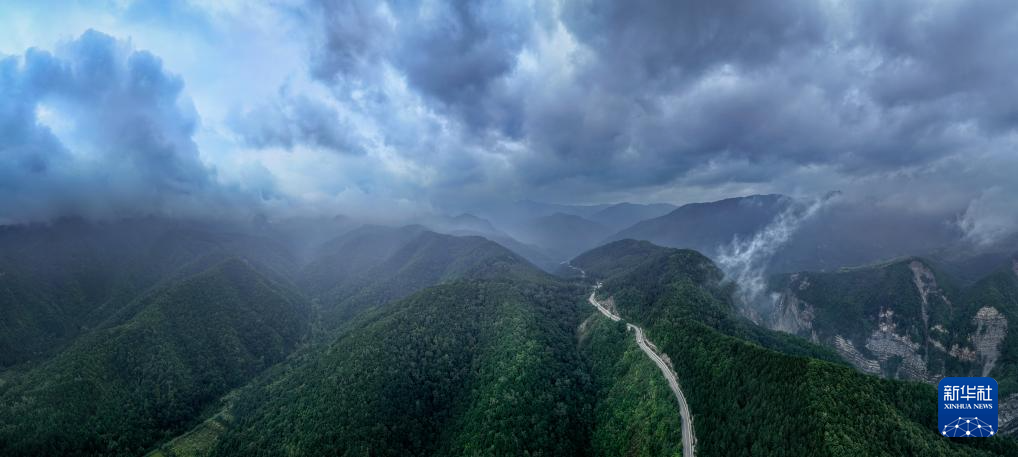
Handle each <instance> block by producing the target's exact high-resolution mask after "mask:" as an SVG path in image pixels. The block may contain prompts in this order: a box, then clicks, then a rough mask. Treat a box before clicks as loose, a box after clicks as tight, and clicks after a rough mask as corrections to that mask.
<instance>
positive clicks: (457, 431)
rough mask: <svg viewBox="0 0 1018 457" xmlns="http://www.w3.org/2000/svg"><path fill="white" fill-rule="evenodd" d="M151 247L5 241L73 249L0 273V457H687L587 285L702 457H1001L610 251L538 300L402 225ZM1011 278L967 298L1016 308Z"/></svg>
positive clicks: (914, 405)
mask: <svg viewBox="0 0 1018 457" xmlns="http://www.w3.org/2000/svg"><path fill="white" fill-rule="evenodd" d="M146 227H147V226H146V225H145V224H143V223H139V224H138V225H135V226H132V227H129V228H130V230H122V231H116V230H109V231H108V232H110V233H106V232H107V231H102V230H97V231H96V232H95V233H93V234H91V235H89V237H86V239H85V241H87V242H86V243H80V244H79V245H75V244H74V243H71V242H70V241H69V240H68V239H65V238H62V235H61V234H60V233H59V232H58V231H55V230H57V229H50V231H49V232H42V233H43V234H44V235H45V236H43V235H39V234H38V233H35V232H33V233H31V236H29V237H28V238H26V234H24V233H11V232H5V233H0V242H4V241H5V238H4V237H7V239H6V241H7V242H8V245H9V246H22V245H26V246H33V244H32V243H36V244H34V246H36V248H35V249H41V248H39V246H40V244H39V243H46V242H51V243H56V244H55V245H57V246H66V247H67V248H68V250H67V251H58V250H56V251H52V252H50V254H51V258H50V259H49V261H51V262H53V263H56V264H59V265H61V268H52V269H45V268H40V265H39V264H34V263H33V262H32V261H31V260H30V259H29V260H26V261H25V262H20V260H21V259H25V258H26V257H25V256H27V255H28V253H30V252H32V251H31V250H25V249H13V248H12V249H9V250H7V251H5V252H4V253H3V254H4V255H3V256H0V260H2V261H3V262H5V263H4V264H3V265H4V270H3V272H4V275H2V276H0V286H2V288H0V291H2V292H3V295H0V300H4V302H3V303H4V306H5V309H10V310H12V311H13V312H15V314H14V315H13V316H12V315H5V316H2V317H0V321H2V322H3V323H4V325H3V326H2V327H0V332H2V335H3V339H2V342H3V344H5V345H9V346H10V347H12V348H16V349H17V350H16V351H14V352H12V354H14V355H13V356H12V357H11V358H9V359H7V362H6V363H9V364H10V365H9V366H8V367H7V368H5V369H4V370H2V371H0V455H32V456H45V455H139V454H146V453H150V454H151V455H153V456H162V457H183V456H212V455H216V456H226V455H321V454H329V455H332V454H338V455H350V456H360V455H417V456H453V455H457V456H458V455H520V454H521V453H523V454H524V455H532V456H540V455H543V456H553V455H554V456H559V455H576V456H580V455H596V456H605V457H609V456H610V457H615V456H619V457H621V456H648V457H649V456H661V455H665V456H674V455H680V454H681V445H682V443H681V433H680V429H679V428H680V418H679V415H678V410H677V407H676V406H677V405H676V401H675V398H674V396H673V395H672V394H671V392H670V390H669V388H668V386H667V384H666V381H665V379H664V378H663V377H662V376H661V374H660V372H659V371H658V369H657V367H656V366H655V365H654V364H653V363H652V362H651V361H650V360H649V359H647V358H646V356H645V355H644V354H643V353H642V351H640V350H639V348H638V347H637V346H636V344H635V342H634V339H633V335H632V333H630V332H627V331H626V329H625V327H624V325H623V324H620V323H614V322H611V321H609V320H607V319H605V318H604V317H603V316H602V315H600V314H599V313H597V312H596V311H595V310H594V309H593V308H592V307H591V306H590V305H589V304H588V303H587V302H586V300H585V296H586V295H587V294H588V293H589V292H590V290H591V289H590V288H591V287H592V286H593V283H594V282H596V281H602V282H603V284H604V285H603V287H602V289H601V292H600V293H601V294H603V295H605V296H611V297H612V299H613V300H614V304H615V306H617V308H618V310H619V312H620V313H621V314H622V315H623V317H625V318H626V319H627V320H630V321H632V322H634V323H638V324H640V325H641V326H643V327H644V328H645V329H646V332H647V336H648V337H649V338H650V339H651V340H652V341H654V342H655V343H656V344H657V345H658V347H659V348H661V349H662V350H663V352H665V354H667V355H668V356H669V357H670V359H671V361H672V363H673V364H674V369H675V371H676V372H677V374H678V377H679V379H680V382H681V383H682V387H683V389H684V391H685V393H686V396H687V398H688V399H689V403H690V407H691V410H692V412H693V414H694V418H695V423H696V433H697V438H698V447H697V449H698V454H699V455H703V456H711V455H717V456H735V455H765V456H766V455H831V456H836V455H864V454H865V455H900V454H912V455H973V456H977V455H1008V454H1009V453H1013V452H1018V448H1016V447H1015V442H1014V441H1013V440H1011V439H1009V438H994V439H989V440H979V442H975V441H971V442H966V441H951V440H945V439H942V438H940V437H939V436H937V435H936V434H935V433H933V431H932V424H933V422H934V421H935V414H934V408H935V404H936V403H935V399H936V397H935V395H934V394H935V393H934V392H933V388H932V387H931V386H928V385H925V384H916V383H903V382H896V381H885V380H881V379H878V378H875V377H873V376H868V375H863V374H859V373H857V372H856V371H854V370H853V369H851V368H850V367H848V366H847V365H846V364H845V363H844V362H843V361H842V360H841V359H840V358H839V357H838V355H837V354H836V353H834V352H832V351H831V350H830V349H827V348H825V347H822V346H818V345H815V344H812V343H810V342H808V341H806V340H804V339H801V338H798V337H795V336H791V335H788V334H784V333H779V332H774V331H770V330H766V329H764V328H761V327H759V326H757V325H754V324H753V323H751V322H749V321H748V320H746V319H744V318H742V317H740V315H739V314H738V313H737V312H736V309H735V305H734V302H733V298H732V291H733V289H732V285H731V284H729V283H727V282H725V280H724V277H723V275H722V274H721V272H720V271H719V270H718V269H717V268H716V267H715V266H714V265H713V263H712V262H711V261H710V260H709V259H707V258H706V257H704V256H702V255H700V254H698V253H696V252H694V251H688V250H676V249H668V248H661V247H658V246H654V245H652V244H650V243H646V242H636V241H631V240H624V241H619V242H616V243H612V244H609V245H606V246H604V247H603V248H599V249H595V250H593V251H590V252H588V253H586V254H583V255H581V256H580V257H578V258H576V259H574V260H573V261H572V265H573V266H576V267H577V268H581V269H583V270H584V271H586V277H580V276H579V275H576V274H575V271H576V270H574V269H572V268H569V266H568V265H566V266H564V267H563V268H564V269H563V272H566V273H570V274H569V275H566V276H557V277H556V276H553V275H551V274H548V273H545V272H543V271H541V270H539V269H537V268H535V267H533V266H532V265H531V264H529V263H528V262H527V261H526V260H524V259H523V258H521V257H520V256H518V255H516V254H514V253H512V252H510V251H508V250H506V249H504V248H502V247H501V246H499V245H497V244H495V243H492V242H490V241H487V240H485V239H483V238H479V237H472V236H467V237H455V236H449V235H440V234H436V233H433V232H430V231H427V230H425V229H423V228H421V227H404V228H365V229H360V230H350V231H347V232H344V233H342V234H340V235H338V236H337V237H334V238H333V239H332V240H331V241H327V242H324V243H323V245H322V246H323V248H322V249H321V250H320V251H319V252H310V251H309V252H304V253H303V254H299V253H296V252H294V251H293V250H292V248H290V247H287V246H286V245H285V243H278V242H273V241H271V240H272V239H273V238H272V236H271V234H269V233H266V232H255V233H246V234H244V235H243V236H240V235H236V234H235V233H234V232H230V231H222V230H218V231H217V230H212V229H210V228H208V227H191V226H184V227H176V228H172V229H159V230H156V229H152V230H149V229H147V228H146ZM153 227H155V226H153ZM71 233H73V231H72V232H71ZM117 236H123V237H125V238H126V241H125V242H130V243H131V246H132V247H133V248H137V249H140V247H141V246H145V250H143V251H142V252H143V253H144V254H147V256H146V255H143V254H138V253H134V254H132V255H130V256H127V255H126V254H124V252H122V251H131V252H134V251H132V250H131V249H127V248H124V247H122V246H121V247H119V248H118V247H117V246H118V243H117V241H116V239H115V238H116V237H117ZM33 240H35V241H33ZM29 242H31V243H29ZM72 247H73V249H72ZM382 247H384V249H383V248H382ZM118 249H121V251H118ZM346 254H348V255H346ZM301 255H303V256H305V258H304V260H300V258H301ZM121 256H123V259H124V262H125V263H124V264H122V265H119V266H117V267H115V268H114V267H110V268H107V269H92V268H89V267H88V265H89V264H91V263H92V262H99V261H103V262H113V261H114V260H116V259H117V258H120V257H121ZM1006 273H1007V272H1006V271H1003V272H1001V273H1000V274H998V275H991V276H989V277H987V278H985V279H984V280H983V281H980V282H979V283H977V284H975V285H972V286H971V287H966V288H965V289H964V292H963V293H964V294H968V295H964V296H965V297H970V299H971V300H978V301H979V302H981V303H990V302H994V303H1010V301H1013V300H1014V299H1015V297H1016V295H1018V294H1016V293H1015V292H1014V290H1015V289H1014V286H1015V282H1016V281H1015V279H1014V277H1013V276H1009V275H1007V274H1006ZM60 284H64V285H67V284H70V285H74V287H69V288H66V289H64V288H60V287H57V285H60ZM959 293H962V292H959ZM977 294H978V295H977ZM90 303H91V305H90ZM96 303H98V305H96ZM83 316H84V317H83ZM75 319H84V320H80V321H76V320H75ZM74 322H87V325H78V326H74V325H70V324H71V323H74ZM50 343H52V344H56V345H58V346H59V348H58V349H59V350H56V349H54V350H53V351H54V352H53V353H46V352H38V351H37V348H38V347H41V346H45V345H46V344H50ZM1008 344H1010V340H1009V342H1008ZM1008 354H1009V353H1008ZM999 366H1000V367H1003V368H1001V369H1010V367H1012V366H1013V365H1012V364H1011V363H1010V362H1009V361H1008V360H1007V358H1006V357H1005V358H1004V359H1003V360H1002V361H1001V362H1000V364H999ZM1005 382H1006V381H1005ZM1001 385H1002V386H1004V385H1006V384H1005V383H1004V382H1002V383H1001ZM887 430H894V431H895V432H894V433H890V432H887Z"/></svg>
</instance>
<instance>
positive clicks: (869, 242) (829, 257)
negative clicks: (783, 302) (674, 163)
mask: <svg viewBox="0 0 1018 457" xmlns="http://www.w3.org/2000/svg"><path fill="white" fill-rule="evenodd" d="M838 195H840V194H837V193H832V194H829V197H830V196H838ZM809 204H810V202H807V201H800V200H796V199H793V198H791V197H786V196H783V195H750V196H747V197H738V198H730V199H725V200H720V201H716V202H709V203H692V204H688V205H684V206H681V207H679V208H678V209H676V210H674V211H672V212H670V213H668V214H665V215H664V216H661V217H657V218H653V219H648V220H645V221H642V222H638V223H636V224H635V225H633V226H632V227H629V228H626V229H623V230H621V231H619V232H618V233H616V234H614V235H611V236H610V237H609V238H608V239H609V240H620V239H627V238H631V239H638V240H646V241H650V242H652V243H655V244H658V245H662V246H668V247H676V248H684V249H694V250H696V251H699V252H702V253H704V254H705V255H707V256H708V257H711V258H714V259H717V258H718V257H719V254H721V253H722V250H723V249H725V248H728V247H730V246H731V244H732V242H733V241H734V240H741V241H746V240H750V239H752V238H753V237H754V235H757V234H759V233H762V232H765V231H766V230H767V228H768V227H769V226H770V224H771V223H773V222H775V221H776V220H777V219H778V216H779V215H781V214H783V213H784V212H786V211H789V210H792V209H796V208H798V209H800V210H801V209H802V208H803V207H805V206H808V205H809ZM956 217H957V216H956V215H952V214H941V213H930V214H925V213H919V212H915V211H910V210H908V209H904V208H893V207H886V206H884V205H881V204H879V203H878V202H873V201H861V202H857V201H850V200H847V199H841V198H827V199H825V203H824V204H822V205H820V206H819V209H818V211H816V212H815V214H814V215H813V216H812V217H808V218H805V219H804V220H800V221H797V222H796V223H794V224H789V225H787V226H784V227H782V230H786V231H788V232H789V233H788V235H789V236H788V240H787V241H785V242H783V243H782V244H780V245H778V246H775V249H774V251H775V252H774V253H773V255H771V256H769V258H767V259H764V263H765V265H764V266H765V267H766V268H767V269H768V270H769V271H772V272H786V273H791V272H795V271H802V270H836V269H838V268H841V267H846V266H853V265H862V264H868V263H873V262H877V261H882V260H887V259H893V258H895V257H901V256H906V255H916V254H926V253H932V252H935V251H938V250H941V249H943V248H944V247H945V246H949V245H951V244H953V243H957V242H958V241H959V240H960V239H961V236H962V234H961V232H960V230H959V229H958V228H957V227H956V224H954V223H953V221H954V219H955V218H956Z"/></svg>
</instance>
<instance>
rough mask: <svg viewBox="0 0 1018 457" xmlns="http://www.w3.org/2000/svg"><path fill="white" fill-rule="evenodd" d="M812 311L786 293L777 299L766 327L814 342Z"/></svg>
mask: <svg viewBox="0 0 1018 457" xmlns="http://www.w3.org/2000/svg"><path fill="white" fill-rule="evenodd" d="M813 316H814V309H813V306H812V305H810V304H809V303H806V302H804V301H802V300H800V299H799V297H797V296H795V294H793V293H791V292H788V291H786V292H785V293H783V294H781V295H780V296H779V297H777V299H776V302H775V309H774V312H773V313H771V315H770V316H768V318H769V322H768V327H770V328H771V329H773V330H779V331H782V332H787V333H791V334H794V335H800V336H807V335H810V336H811V338H812V339H813V340H814V341H815V340H816V333H814V332H813Z"/></svg>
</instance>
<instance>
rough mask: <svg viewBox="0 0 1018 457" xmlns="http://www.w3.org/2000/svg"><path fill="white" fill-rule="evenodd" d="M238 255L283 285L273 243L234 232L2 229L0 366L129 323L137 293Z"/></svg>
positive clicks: (158, 225)
mask: <svg viewBox="0 0 1018 457" xmlns="http://www.w3.org/2000/svg"><path fill="white" fill-rule="evenodd" d="M235 255H241V256H243V257H244V258H247V259H250V260H252V261H254V262H257V263H258V264H259V265H260V267H259V268H260V269H261V270H262V271H263V273H266V274H270V275H272V276H273V277H275V278H276V279H279V280H282V281H286V280H287V279H286V278H288V277H292V274H293V273H294V271H295V270H296V261H295V260H294V259H293V257H292V256H291V255H290V253H289V251H288V250H287V249H286V248H285V247H284V246H282V244H281V243H279V242H278V241H277V240H275V239H273V238H270V237H265V236H261V235H260V234H258V233H256V232H252V231H245V230H240V229H237V228H234V227H231V226H228V225H227V226H218V225H212V224H202V223H189V222H180V221H176V222H172V221H171V222H168V221H166V220H163V219H135V220H124V221H119V222H116V223H92V222H85V221H80V220H66V221H58V222H55V223H52V224H50V225H32V226H5V227H0V310H3V312H2V313H0V367H3V366H7V365H11V364H14V363H18V362H24V361H29V360H38V359H43V358H45V357H48V356H50V355H52V354H54V353H55V352H56V351H58V350H60V349H62V348H63V347H65V345H66V344H67V343H69V342H71V341H73V340H74V339H75V338H76V337H78V336H79V335H81V334H83V333H87V332H88V331H90V330H92V329H96V328H101V327H103V326H107V325H110V324H114V323H116V321H118V320H122V319H123V318H124V317H125V316H126V317H128V318H129V317H130V316H131V315H133V311H132V310H127V309H125V308H128V307H129V306H130V305H131V304H132V303H133V302H135V301H136V300H137V298H138V297H139V296H140V295H143V294H145V293H147V292H148V291H149V290H150V289H152V288H154V287H156V286H158V285H160V284H163V283H167V282H171V281H173V280H176V279H179V278H181V277H184V276H187V275H191V274H194V273H197V272H200V271H201V270H203V269H205V268H208V267H209V266H210V265H211V264H213V263H215V262H218V261H220V260H222V259H224V258H227V257H230V256H235Z"/></svg>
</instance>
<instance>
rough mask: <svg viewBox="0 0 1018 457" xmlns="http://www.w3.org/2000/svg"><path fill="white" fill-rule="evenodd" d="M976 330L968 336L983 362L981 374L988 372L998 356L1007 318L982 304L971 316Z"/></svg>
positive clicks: (1005, 332)
mask: <svg viewBox="0 0 1018 457" xmlns="http://www.w3.org/2000/svg"><path fill="white" fill-rule="evenodd" d="M972 323H973V324H975V325H976V331H975V333H973V334H972V336H970V337H969V339H971V340H972V345H973V346H975V352H976V354H978V355H979V359H980V360H982V362H983V376H987V375H989V374H990V371H991V370H993V365H994V364H996V363H997V358H998V357H1000V343H1002V342H1003V341H1004V337H1005V336H1007V318H1006V317H1004V315H1003V314H1001V313H1000V311H997V309H996V308H993V307H989V306H984V307H982V308H979V312H977V313H976V316H975V317H973V318H972Z"/></svg>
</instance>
